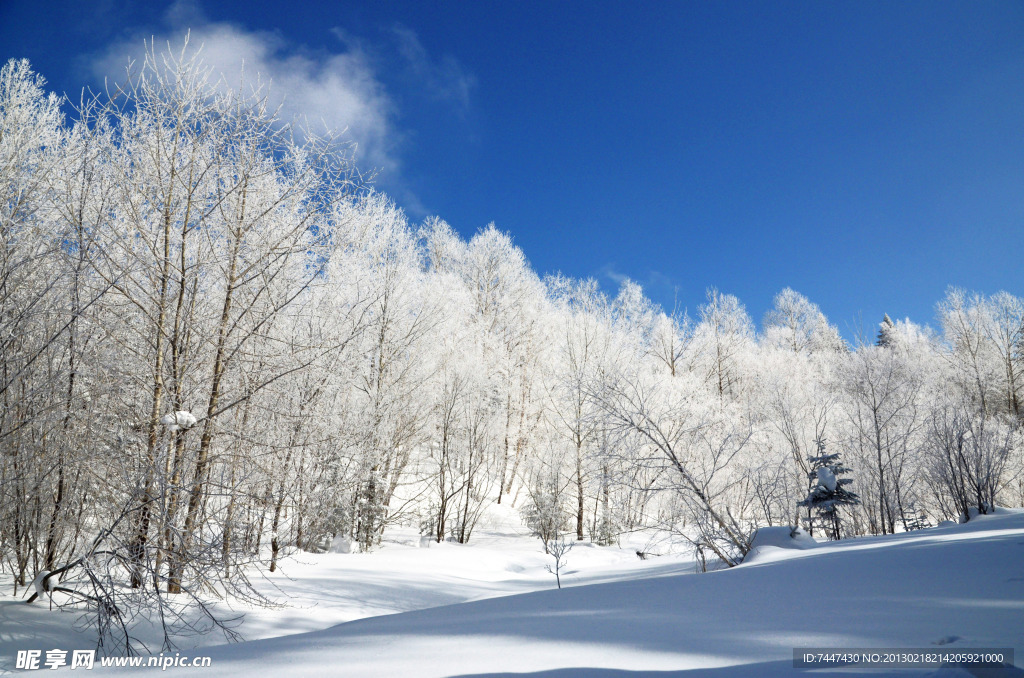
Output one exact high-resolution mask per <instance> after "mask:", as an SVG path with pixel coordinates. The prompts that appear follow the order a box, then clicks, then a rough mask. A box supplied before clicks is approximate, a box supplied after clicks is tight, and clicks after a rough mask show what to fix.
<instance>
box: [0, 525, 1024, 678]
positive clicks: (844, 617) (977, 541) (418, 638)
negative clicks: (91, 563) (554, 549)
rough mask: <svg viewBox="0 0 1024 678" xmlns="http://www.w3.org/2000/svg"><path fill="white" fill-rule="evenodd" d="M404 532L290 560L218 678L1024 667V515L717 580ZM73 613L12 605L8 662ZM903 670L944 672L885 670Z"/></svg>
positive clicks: (516, 534) (3, 646)
mask: <svg viewBox="0 0 1024 678" xmlns="http://www.w3.org/2000/svg"><path fill="white" fill-rule="evenodd" d="M395 538H396V539H397V540H398V541H407V542H409V543H410V545H402V544H400V543H398V544H396V543H391V544H389V545H387V546H385V548H383V549H381V550H380V551H378V552H376V553H372V554H351V555H346V554H325V555H321V556H313V555H308V554H307V555H303V556H301V557H299V558H292V559H290V560H289V561H288V562H287V563H286V568H285V573H286V574H287V575H288V576H289V577H290V579H287V578H285V577H283V576H276V577H274V578H272V581H273V582H274V583H275V584H276V585H277V586H278V587H279V588H280V593H279V594H278V598H280V599H283V598H287V599H288V600H290V601H291V605H290V606H289V607H283V608H275V609H269V610H260V611H256V612H252V613H250V614H249V615H248V617H247V620H246V622H245V624H244V625H243V627H242V629H241V630H242V632H243V633H244V634H245V635H246V637H247V638H250V639H251V640H249V641H248V642H245V643H240V644H234V645H220V646H216V647H208V648H204V649H203V650H202V651H201V652H196V653H195V654H204V655H209V656H211V657H212V666H211V667H210V668H206V669H202V670H201V673H202V675H204V676H235V675H251V676H263V675H266V676H295V677H306V676H321V675H344V676H423V677H429V676H470V675H488V676H491V675H500V674H503V673H528V674H531V675H536V674H538V673H540V674H543V675H551V676H559V677H567V676H571V677H574V678H575V677H577V676H618V675H630V676H635V675H642V674H651V675H665V672H669V673H680V674H686V675H712V676H763V675H790V674H794V673H799V671H797V670H796V669H793V668H792V657H793V648H794V647H835V648H865V647H868V648H891V647H911V648H934V649H937V650H938V649H945V650H964V649H969V648H982V647H1012V648H1014V650H1015V651H1016V653H1017V655H1019V656H1017V657H1016V662H1017V665H1018V666H1019V665H1022V664H1024V661H1022V660H1024V654H1022V653H1024V512H1011V511H1006V512H1003V513H1001V514H999V515H995V516H982V517H980V518H978V519H976V520H973V521H971V522H970V523H968V524H966V525H961V526H952V527H942V528H933V529H930V530H922V531H918V532H912V533H908V534H904V535H896V536H890V537H876V538H864V539H855V540H847V541H843V542H839V543H834V544H820V545H817V546H811V548H794V549H788V548H779V547H777V546H765V547H762V548H759V550H758V553H757V554H756V555H755V556H754V557H753V558H752V559H750V560H751V562H748V563H746V564H744V565H741V566H740V567H737V568H733V569H730V570H725V571H719V572H713V573H707V574H701V575H692V574H690V573H691V572H692V564H691V563H689V562H688V561H687V560H686V558H685V557H684V556H679V555H676V556H673V555H666V556H662V557H659V558H649V559H648V560H644V561H641V560H639V559H638V558H637V557H636V555H635V550H636V549H637V548H639V547H640V546H642V545H643V544H626V545H624V546H625V547H624V548H599V547H593V546H584V545H580V546H578V547H577V548H575V549H573V550H572V551H571V552H570V553H569V555H568V568H567V570H568V573H569V574H568V576H567V577H566V578H565V580H564V583H565V584H567V585H568V586H567V588H564V589H562V590H555V589H554V577H553V576H552V575H551V574H549V573H548V572H547V571H546V569H545V565H546V564H548V563H549V562H550V561H551V559H550V557H548V556H545V555H544V554H543V551H542V550H541V548H540V543H539V541H538V540H536V539H530V538H529V537H528V536H527V535H525V534H523V533H522V531H521V530H518V529H514V528H513V526H512V521H511V520H509V521H507V522H506V523H505V524H504V525H502V524H501V521H498V522H497V524H496V525H495V526H492V527H491V528H490V529H488V530H486V531H484V532H481V533H480V535H479V538H476V537H475V538H474V540H473V542H474V543H473V544H471V545H467V546H458V545H453V544H442V545H437V544H435V545H433V546H432V547H431V548H428V549H421V548H418V540H416V539H415V538H414V535H411V534H410V535H405V536H404V537H403V535H402V534H401V533H397V534H396V535H395ZM770 541H775V542H776V543H784V541H785V540H784V539H782V540H780V539H773V540H770ZM411 544H416V547H414V546H412V545H411ZM802 546H807V544H806V542H804V543H803V544H802ZM300 561H301V562H300ZM395 613H398V614H395ZM66 617H67V616H66V615H57V614H55V613H50V612H48V611H47V610H45V609H44V608H42V607H38V608H37V607H30V606H26V605H24V604H23V603H19V602H17V601H12V600H10V599H9V598H8V599H5V600H3V601H0V659H6V660H8V662H12V661H13V653H14V651H15V650H17V649H25V648H32V647H34V648H42V647H43V646H46V647H47V648H50V647H62V648H87V647H89V643H88V642H87V641H86V640H84V636H82V637H79V638H77V639H76V638H74V637H73V636H71V635H69V634H73V633H74V632H73V631H69V630H68V629H67V619H66ZM349 620H354V621H349ZM343 622H344V623H343ZM212 640H213V639H209V640H208V641H207V642H212ZM62 643H63V644H62ZM170 670H172V671H174V669H170ZM189 670H195V669H178V670H177V671H189ZM96 671H100V669H99V668H97V669H96ZM125 671H127V669H123V668H118V669H109V672H110V673H111V674H122V673H124V672H125ZM100 672H101V673H102V671H100ZM832 672H837V670H833V671H832ZM826 673H827V672H826ZM858 673H860V671H850V672H848V673H846V674H845V675H857V674H858ZM889 674H891V675H915V674H918V675H920V674H936V671H935V670H932V669H917V670H916V671H893V670H889V671H882V672H880V673H875V674H872V675H889ZM937 675H972V674H970V673H966V672H964V671H963V670H962V669H942V670H939V671H938V672H937ZM973 675H979V676H980V675H988V674H986V673H985V672H984V670H976V671H975V673H974V674H973ZM995 675H1018V676H1022V675H1024V672H1022V671H1019V670H1016V669H1012V670H1010V671H1002V672H1001V673H998V674H995Z"/></svg>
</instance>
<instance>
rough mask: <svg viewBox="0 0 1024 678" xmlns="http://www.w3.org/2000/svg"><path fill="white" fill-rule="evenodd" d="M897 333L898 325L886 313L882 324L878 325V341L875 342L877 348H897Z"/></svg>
mask: <svg viewBox="0 0 1024 678" xmlns="http://www.w3.org/2000/svg"><path fill="white" fill-rule="evenodd" d="M895 332H896V323H894V322H893V321H892V318H890V317H889V314H888V313H886V314H885V317H884V318H882V322H880V323H878V340H877V341H876V342H875V346H881V347H882V348H892V347H893V346H895V345H896V338H895Z"/></svg>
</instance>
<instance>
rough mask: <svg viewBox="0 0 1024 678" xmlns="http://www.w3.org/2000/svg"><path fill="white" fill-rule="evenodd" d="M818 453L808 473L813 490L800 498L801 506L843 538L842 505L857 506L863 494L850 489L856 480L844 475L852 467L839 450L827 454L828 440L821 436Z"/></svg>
mask: <svg viewBox="0 0 1024 678" xmlns="http://www.w3.org/2000/svg"><path fill="white" fill-rule="evenodd" d="M816 442H817V445H818V455H817V456H815V457H808V459H807V461H809V462H810V465H811V470H810V471H808V473H807V479H808V481H809V491H808V493H807V498H806V499H804V500H803V501H799V502H797V506H803V507H806V508H807V509H808V512H814V513H815V514H816V516H815V517H814V519H812V527H813V522H814V520H815V519H816V520H817V522H818V524H819V525H821V526H822V527H823V528H824V529H825V531H826V534H828V537H829V539H832V540H836V539H839V526H840V520H839V507H840V506H855V505H857V504H859V503H860V498H859V497H858V496H857V495H856V494H855V493H854V492H851V491H850V490H848V489H846V486H847V485H850V484H851V483H853V480H852V479H851V478H840V477H839V476H841V475H845V474H847V473H849V472H850V469H848V468H846V467H845V466H843V464H842V462H841V461H840V460H839V453H838V452H837V453H835V454H827V453H826V452H825V441H824V440H822V439H821V438H819V439H818V440H817V441H816Z"/></svg>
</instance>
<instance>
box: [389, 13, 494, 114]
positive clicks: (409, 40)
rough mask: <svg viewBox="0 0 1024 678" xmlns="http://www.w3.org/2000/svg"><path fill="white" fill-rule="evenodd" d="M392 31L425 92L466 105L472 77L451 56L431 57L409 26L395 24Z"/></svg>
mask: <svg viewBox="0 0 1024 678" xmlns="http://www.w3.org/2000/svg"><path fill="white" fill-rule="evenodd" d="M392 30H393V32H394V34H395V38H396V39H397V41H398V52H399V54H401V55H402V57H403V58H404V59H405V60H406V62H407V63H408V66H409V68H410V69H411V71H412V73H413V75H415V76H416V78H417V79H418V80H419V82H420V84H421V85H422V86H423V87H424V88H425V89H426V90H427V92H428V93H429V94H430V95H431V96H433V97H434V98H435V99H438V100H448V101H453V102H455V103H456V104H458V106H459V107H460V108H461V109H462V110H463V111H465V110H466V109H467V108H468V107H469V97H470V92H471V90H472V89H473V87H475V86H476V78H475V77H473V75H472V74H470V73H467V72H466V70H465V69H463V67H462V65H461V64H460V63H459V62H458V61H456V60H455V58H454V57H452V56H451V55H447V54H446V55H444V56H443V57H441V58H440V59H437V60H434V59H432V58H431V57H430V55H429V54H428V53H427V50H426V49H425V48H424V47H423V43H422V42H420V39H419V36H417V35H416V33H415V32H413V31H412V30H410V29H409V28H406V27H405V26H402V25H398V26H395V27H394V28H393V29H392Z"/></svg>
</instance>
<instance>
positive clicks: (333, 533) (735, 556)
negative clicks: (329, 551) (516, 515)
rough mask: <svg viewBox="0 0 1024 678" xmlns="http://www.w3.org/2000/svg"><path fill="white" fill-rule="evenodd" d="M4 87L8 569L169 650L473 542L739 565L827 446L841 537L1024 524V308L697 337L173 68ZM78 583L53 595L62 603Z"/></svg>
mask: <svg viewBox="0 0 1024 678" xmlns="http://www.w3.org/2000/svg"><path fill="white" fill-rule="evenodd" d="M62 103H63V102H62V101H61V100H59V99H58V98H57V97H55V96H54V95H52V94H49V95H48V94H46V93H45V91H44V82H43V80H42V78H41V77H40V76H38V75H36V74H34V73H33V72H32V71H31V70H30V68H29V65H28V63H27V62H24V61H10V62H8V63H7V64H6V65H5V66H4V67H3V70H2V73H0V237H2V240H0V568H2V570H3V572H5V573H8V574H9V575H11V577H12V579H13V584H14V589H15V592H17V591H19V590H21V589H22V588H23V587H26V586H29V585H30V584H31V582H32V581H33V579H37V589H38V590H41V591H43V592H47V591H54V590H55V589H64V594H65V595H67V596H69V597H70V600H73V601H80V602H83V603H84V604H85V605H86V606H87V607H89V609H91V610H92V613H93V614H94V615H96V621H97V623H98V624H99V627H100V630H101V632H103V633H104V634H105V635H104V637H106V638H108V642H115V643H118V644H119V645H118V647H121V646H123V645H126V644H130V638H131V633H130V629H131V626H132V623H133V617H132V615H133V614H134V613H135V612H133V611H138V610H140V609H144V608H145V607H146V606H147V605H149V606H151V607H154V606H155V608H156V609H159V610H160V613H161V615H163V619H164V624H165V628H166V633H167V635H166V640H167V642H168V643H170V642H171V641H170V639H171V638H172V637H173V634H174V633H176V632H179V631H181V630H182V629H181V627H182V625H184V626H193V627H194V626H195V625H196V624H200V625H201V624H202V623H208V624H216V623H217V620H215V619H213V618H212V617H210V618H207V619H206V621H205V622H204V621H202V619H201V617H200V621H198V622H197V621H196V617H195V616H194V615H192V616H189V615H186V614H185V613H184V612H181V610H182V609H184V608H183V607H182V606H181V605H179V604H178V602H177V601H182V600H186V599H188V600H193V601H196V602H201V601H203V600H204V599H208V598H209V597H210V596H216V595H221V594H223V593H225V592H233V593H235V594H239V593H242V592H244V591H245V587H246V572H247V571H251V569H250V568H251V567H254V566H259V567H268V568H269V569H271V570H273V569H275V567H276V566H277V562H278V560H279V559H280V557H281V555H282V554H283V553H285V552H287V551H288V550H291V549H306V550H314V551H315V550H322V549H326V548H327V547H328V546H329V545H330V544H331V542H332V540H338V539H340V540H347V541H349V542H350V543H351V545H352V548H354V549H361V550H369V549H372V548H373V547H374V546H376V545H377V544H379V543H380V540H381V537H382V534H383V532H384V530H385V528H386V527H387V526H389V525H393V524H398V523H401V524H406V525H408V524H414V525H419V526H420V528H421V530H422V533H423V534H424V535H428V536H429V537H431V538H433V539H435V540H442V539H449V538H450V539H455V540H458V541H460V542H466V541H469V540H470V539H471V537H472V534H473V531H474V528H475V526H476V525H477V522H478V520H479V518H480V517H481V515H482V513H483V511H484V510H485V509H486V508H487V507H488V506H489V505H491V504H493V503H502V504H512V505H513V506H515V507H516V508H517V509H519V510H521V511H522V513H523V515H524V517H525V518H526V519H527V520H528V521H529V523H530V524H531V526H532V527H533V528H534V529H535V530H536V531H537V533H538V534H539V535H541V536H543V537H545V538H552V537H557V536H558V535H563V534H565V533H570V534H572V535H574V536H575V537H576V538H578V539H591V540H593V541H596V542H598V543H602V544H608V543H613V542H614V541H615V539H616V537H617V536H618V535H619V534H621V533H623V532H624V531H628V530H632V529H637V528H642V527H652V526H657V527H664V528H667V529H671V530H674V531H675V532H677V533H678V534H679V535H680V536H682V537H684V538H686V539H688V540H690V542H691V543H692V544H693V545H694V546H695V548H697V549H698V551H699V552H700V553H701V554H703V555H705V556H708V557H714V558H717V559H718V560H720V561H722V562H724V563H726V564H734V563H736V562H738V561H739V560H740V559H741V558H742V556H743V555H744V554H745V553H746V551H747V550H748V549H749V544H750V538H751V534H752V532H753V530H754V529H755V528H756V527H757V526H762V525H785V524H795V523H798V522H800V521H804V522H807V521H808V520H809V519H810V520H811V521H812V522H813V518H814V516H813V515H810V514H808V513H807V512H806V511H801V512H798V507H797V503H798V502H800V501H801V500H803V499H805V498H806V497H807V495H808V492H809V490H810V489H813V488H812V487H811V485H810V484H812V483H813V480H810V481H809V480H808V478H809V477H811V476H813V469H812V468H811V466H810V465H809V462H808V459H809V458H810V457H812V456H814V455H815V454H817V453H818V450H819V444H823V445H824V446H825V447H826V449H827V450H828V451H829V452H830V453H839V454H840V455H841V459H842V463H843V464H845V466H846V467H848V468H849V469H851V473H850V474H849V476H848V477H850V478H852V479H853V484H852V485H851V487H852V489H853V490H854V491H855V492H856V493H857V494H858V495H859V496H860V499H861V503H860V504H859V505H856V506H851V507H848V508H846V509H844V513H843V514H842V516H841V517H842V522H841V524H839V523H836V524H835V525H834V526H833V528H834V529H833V528H830V532H829V533H830V534H831V533H832V532H833V531H834V532H837V533H839V534H842V535H853V534H885V533H891V532H894V531H899V530H905V529H912V528H914V527H918V526H921V525H923V524H927V523H929V522H931V523H934V522H935V521H937V520H940V519H943V518H957V517H959V516H965V517H969V516H971V515H972V514H974V513H976V512H981V513H984V512H987V511H990V510H992V508H993V507H994V506H995V505H996V504H1009V505H1021V502H1022V496H1024V475H1022V473H1021V461H1022V452H1024V441H1022V435H1021V423H1022V415H1024V412H1022V406H1024V403H1022V400H1024V301H1022V300H1021V299H1020V298H1019V297H1015V296H1012V295H1010V294H1008V293H1005V292H1001V293H999V294H996V295H994V296H992V297H984V296H979V295H972V294H968V293H966V292H963V291H960V290H950V291H949V293H948V294H947V296H946V298H945V299H944V300H943V301H942V302H941V303H940V304H939V306H938V316H939V319H940V322H941V333H939V334H935V333H933V332H932V331H931V330H929V329H928V328H927V327H922V326H918V325H914V324H912V323H910V322H895V323H894V322H892V321H891V320H889V318H888V317H886V318H885V320H884V321H883V322H882V324H881V326H880V329H879V333H878V336H877V338H874V337H873V338H872V341H868V342H863V343H860V344H858V345H857V346H855V347H851V346H849V345H847V343H846V342H844V341H843V339H842V338H841V337H840V335H839V333H838V332H837V331H836V329H835V328H834V327H833V326H832V325H830V324H829V323H828V321H827V320H826V318H825V317H824V315H822V313H821V312H820V311H819V309H818V308H817V306H815V305H814V304H812V303H811V302H809V301H808V300H807V299H806V298H804V297H803V296H801V295H799V294H797V293H796V292H793V291H792V290H789V289H787V290H783V291H782V292H781V293H780V294H779V295H778V296H777V297H776V299H775V306H774V308H773V310H772V311H771V312H769V313H768V314H767V315H766V317H765V318H764V320H763V322H762V324H761V329H760V331H757V330H756V329H755V325H754V323H753V322H752V320H751V319H750V318H749V316H748V315H747V313H746V311H745V310H744V308H743V306H742V305H741V304H740V302H739V301H738V300H737V299H736V298H735V297H733V296H730V295H727V294H722V293H720V292H718V291H716V290H711V291H709V292H708V295H707V299H706V300H705V303H703V304H702V305H700V306H699V308H698V309H697V312H696V314H695V315H694V316H693V317H691V316H689V315H687V314H686V313H685V312H676V313H672V314H667V313H665V312H663V311H662V310H661V309H660V308H658V307H656V306H655V305H653V304H652V303H651V302H650V301H648V300H647V299H646V298H645V297H644V295H643V293H642V290H641V289H640V288H639V287H638V286H637V285H635V284H632V283H626V284H624V285H623V286H622V288H621V289H620V291H619V293H618V295H617V296H616V297H614V298H610V297H608V296H606V295H604V294H603V293H602V292H601V291H600V290H599V288H598V286H597V285H596V283H594V282H593V281H578V280H571V279H566V278H563V277H558V276H555V277H548V278H545V279H541V278H539V277H538V276H537V274H536V273H535V272H534V271H532V270H531V268H530V267H529V264H528V263H527V262H526V260H525V258H524V256H523V253H522V252H521V251H520V250H518V249H517V248H516V247H515V246H514V245H513V243H512V241H511V239H510V238H509V237H508V236H507V235H506V234H504V233H502V232H500V231H498V230H496V229H495V228H494V227H493V226H491V227H488V228H486V229H484V230H482V231H480V232H479V233H478V234H476V235H475V236H474V237H473V238H472V239H470V240H469V241H466V240H463V239H462V238H460V237H459V236H458V235H457V234H456V233H455V232H453V230H452V229H451V228H450V227H449V226H448V225H447V224H446V223H445V222H443V221H441V220H440V219H436V218H431V219H428V220H426V221H425V222H424V223H422V224H419V225H414V224H410V223H409V221H408V219H407V218H406V216H405V215H404V214H403V212H402V211H401V210H399V209H398V208H396V207H395V205H394V204H393V203H392V202H391V201H389V200H388V199H387V198H386V197H385V196H382V195H380V194H378V193H375V192H373V191H372V190H370V189H368V187H367V186H366V185H365V183H364V182H363V181H362V179H361V177H360V175H359V174H358V172H357V171H356V169H355V168H354V167H353V166H352V163H351V162H350V156H349V154H347V152H346V148H345V147H344V146H343V145H339V144H337V143H335V142H334V141H333V140H331V139H321V138H316V137H313V136H310V135H300V134H298V133H293V130H292V129H291V128H290V127H288V126H287V125H283V124H280V123H279V122H278V121H277V120H276V119H275V117H274V114H273V112H272V111H268V110H267V109H266V107H265V103H264V100H263V99H262V98H261V96H260V93H259V92H256V93H252V94H249V95H243V94H240V93H238V92H234V91H231V90H228V89H226V88H224V87H220V86H217V84H216V83H213V82H211V81H210V80H209V74H208V72H207V71H206V70H204V69H203V68H202V67H201V66H199V65H197V64H196V63H195V62H194V61H191V60H189V59H188V58H186V57H184V56H181V57H178V58H175V57H173V56H170V55H166V56H163V57H154V56H153V55H150V58H149V59H147V60H146V62H145V63H144V64H142V65H141V67H140V68H139V69H138V70H137V72H135V73H134V74H133V75H131V77H130V78H129V79H128V80H126V83H125V84H124V85H122V86H120V87H119V88H117V89H116V91H115V92H113V93H111V94H109V95H107V96H104V97H96V98H91V99H87V100H85V101H84V102H83V103H82V104H81V105H80V106H78V107H77V108H76V113H75V115H74V116H72V117H71V119H68V118H66V117H65V116H64V115H63V114H62V112H61V110H62ZM45 572H50V573H51V574H50V575H49V576H48V577H46V576H43V577H38V575H39V573H45Z"/></svg>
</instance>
